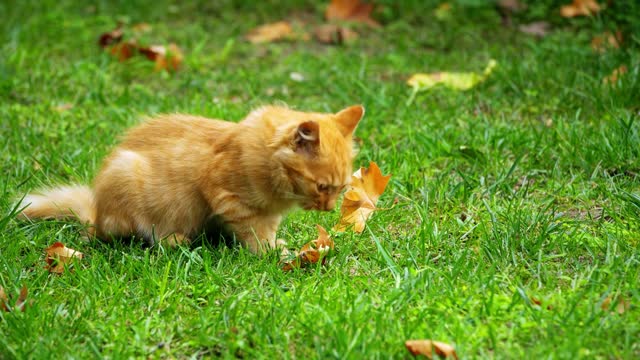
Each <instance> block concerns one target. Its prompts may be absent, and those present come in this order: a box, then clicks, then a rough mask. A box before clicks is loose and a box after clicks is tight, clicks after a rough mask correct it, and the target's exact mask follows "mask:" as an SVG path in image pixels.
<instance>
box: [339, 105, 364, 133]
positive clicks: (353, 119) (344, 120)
mask: <svg viewBox="0 0 640 360" xmlns="http://www.w3.org/2000/svg"><path fill="white" fill-rule="evenodd" d="M363 116H364V107H363V106H362V105H353V106H349V107H348V108H346V109H344V110H340V112H338V113H337V114H336V121H337V123H338V129H340V132H341V133H342V135H344V136H349V135H351V134H353V131H354V130H355V129H356V126H358V122H359V121H360V119H362V117H363Z"/></svg>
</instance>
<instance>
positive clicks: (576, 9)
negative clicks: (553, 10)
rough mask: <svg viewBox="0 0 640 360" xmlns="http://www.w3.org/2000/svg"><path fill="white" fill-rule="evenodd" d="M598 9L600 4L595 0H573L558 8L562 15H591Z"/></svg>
mask: <svg viewBox="0 0 640 360" xmlns="http://www.w3.org/2000/svg"><path fill="white" fill-rule="evenodd" d="M599 11H600V5H598V2H597V1H595V0H573V2H572V3H571V4H568V5H564V6H563V7H561V8H560V15H562V16H563V17H566V18H569V17H576V16H591V15H593V14H595V13H598V12H599Z"/></svg>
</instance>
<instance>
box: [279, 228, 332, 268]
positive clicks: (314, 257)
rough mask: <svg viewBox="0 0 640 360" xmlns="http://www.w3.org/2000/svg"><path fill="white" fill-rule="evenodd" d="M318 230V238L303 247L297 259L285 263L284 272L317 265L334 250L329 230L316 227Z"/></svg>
mask: <svg viewBox="0 0 640 360" xmlns="http://www.w3.org/2000/svg"><path fill="white" fill-rule="evenodd" d="M316 228H317V229H318V238H317V239H315V240H313V241H310V242H308V243H306V244H305V245H304V246H302V248H300V251H299V252H297V254H296V256H295V258H293V259H290V260H288V261H285V262H284V264H283V266H282V270H284V271H289V270H292V269H294V268H299V267H302V266H305V265H307V264H315V263H317V262H318V261H320V260H323V259H324V258H325V257H326V256H327V254H328V253H329V252H330V251H331V250H332V249H333V247H334V243H333V240H331V237H330V236H329V234H328V233H327V230H325V229H324V228H323V227H322V226H320V225H316Z"/></svg>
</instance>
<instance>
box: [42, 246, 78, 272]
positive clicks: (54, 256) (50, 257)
mask: <svg viewBox="0 0 640 360" xmlns="http://www.w3.org/2000/svg"><path fill="white" fill-rule="evenodd" d="M45 253H46V255H47V256H46V258H45V260H46V262H47V266H46V268H47V269H49V272H52V273H56V274H62V273H63V272H64V265H65V264H67V263H69V262H71V261H72V260H73V258H78V259H82V257H83V256H84V254H82V253H81V252H79V251H77V250H74V249H71V248H68V247H66V246H64V244H63V243H61V242H55V243H54V244H53V245H51V246H49V247H48V248H46V249H45Z"/></svg>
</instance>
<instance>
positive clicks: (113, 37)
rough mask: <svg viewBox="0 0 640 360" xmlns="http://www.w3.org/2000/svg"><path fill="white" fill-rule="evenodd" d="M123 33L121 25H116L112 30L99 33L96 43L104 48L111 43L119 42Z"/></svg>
mask: <svg viewBox="0 0 640 360" xmlns="http://www.w3.org/2000/svg"><path fill="white" fill-rule="evenodd" d="M123 35H124V31H122V25H118V27H117V28H115V29H114V30H111V31H109V32H106V33H103V34H102V35H100V38H99V39H98V45H100V46H101V47H103V48H106V47H107V46H109V45H111V44H116V43H119V42H120V41H121V40H122V36H123Z"/></svg>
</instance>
